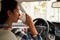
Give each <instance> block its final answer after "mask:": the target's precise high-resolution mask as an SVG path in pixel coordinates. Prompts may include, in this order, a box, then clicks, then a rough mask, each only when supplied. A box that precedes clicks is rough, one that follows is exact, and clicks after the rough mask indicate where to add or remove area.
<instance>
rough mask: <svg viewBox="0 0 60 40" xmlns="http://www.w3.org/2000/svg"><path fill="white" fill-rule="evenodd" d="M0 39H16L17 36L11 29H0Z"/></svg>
mask: <svg viewBox="0 0 60 40" xmlns="http://www.w3.org/2000/svg"><path fill="white" fill-rule="evenodd" d="M0 40H17V38H16V36H15V35H14V34H13V33H12V32H11V31H9V30H3V29H0Z"/></svg>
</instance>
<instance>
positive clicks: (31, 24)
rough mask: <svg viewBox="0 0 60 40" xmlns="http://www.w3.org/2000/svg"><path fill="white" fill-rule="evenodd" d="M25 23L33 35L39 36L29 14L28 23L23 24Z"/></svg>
mask: <svg viewBox="0 0 60 40" xmlns="http://www.w3.org/2000/svg"><path fill="white" fill-rule="evenodd" d="M23 23H25V24H26V25H28V26H29V29H30V31H31V33H32V35H37V34H38V32H37V30H36V28H35V26H34V23H33V20H32V18H31V17H30V16H29V15H28V14H26V21H25V22H23Z"/></svg>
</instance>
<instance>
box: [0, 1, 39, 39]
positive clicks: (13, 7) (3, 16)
mask: <svg viewBox="0 0 60 40" xmlns="http://www.w3.org/2000/svg"><path fill="white" fill-rule="evenodd" d="M19 16H20V14H19V7H18V3H17V1H15V0H2V1H1V13H0V40H17V39H16V37H15V35H14V34H13V33H12V32H11V31H10V30H9V28H11V27H12V23H13V22H17V21H18V19H19ZM24 23H25V24H26V25H28V26H29V29H30V30H31V33H32V35H33V36H36V35H37V34H38V32H37V31H36V29H35V26H34V24H33V21H32V19H31V17H30V16H29V15H27V14H26V21H25V22H24Z"/></svg>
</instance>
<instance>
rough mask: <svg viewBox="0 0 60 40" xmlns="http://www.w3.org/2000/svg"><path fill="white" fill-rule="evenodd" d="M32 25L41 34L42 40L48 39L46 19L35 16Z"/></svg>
mask: <svg viewBox="0 0 60 40" xmlns="http://www.w3.org/2000/svg"><path fill="white" fill-rule="evenodd" d="M33 22H34V25H35V27H36V29H37V31H38V33H39V34H40V35H41V36H42V38H43V39H44V40H48V39H46V38H48V33H49V24H48V22H47V21H46V20H44V19H42V18H36V19H34V20H33Z"/></svg>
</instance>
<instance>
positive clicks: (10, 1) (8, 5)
mask: <svg viewBox="0 0 60 40" xmlns="http://www.w3.org/2000/svg"><path fill="white" fill-rule="evenodd" d="M16 7H17V1H16V0H2V1H1V12H0V24H4V23H5V22H6V21H7V19H8V15H7V11H8V10H10V11H11V12H13V10H14V9H16Z"/></svg>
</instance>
